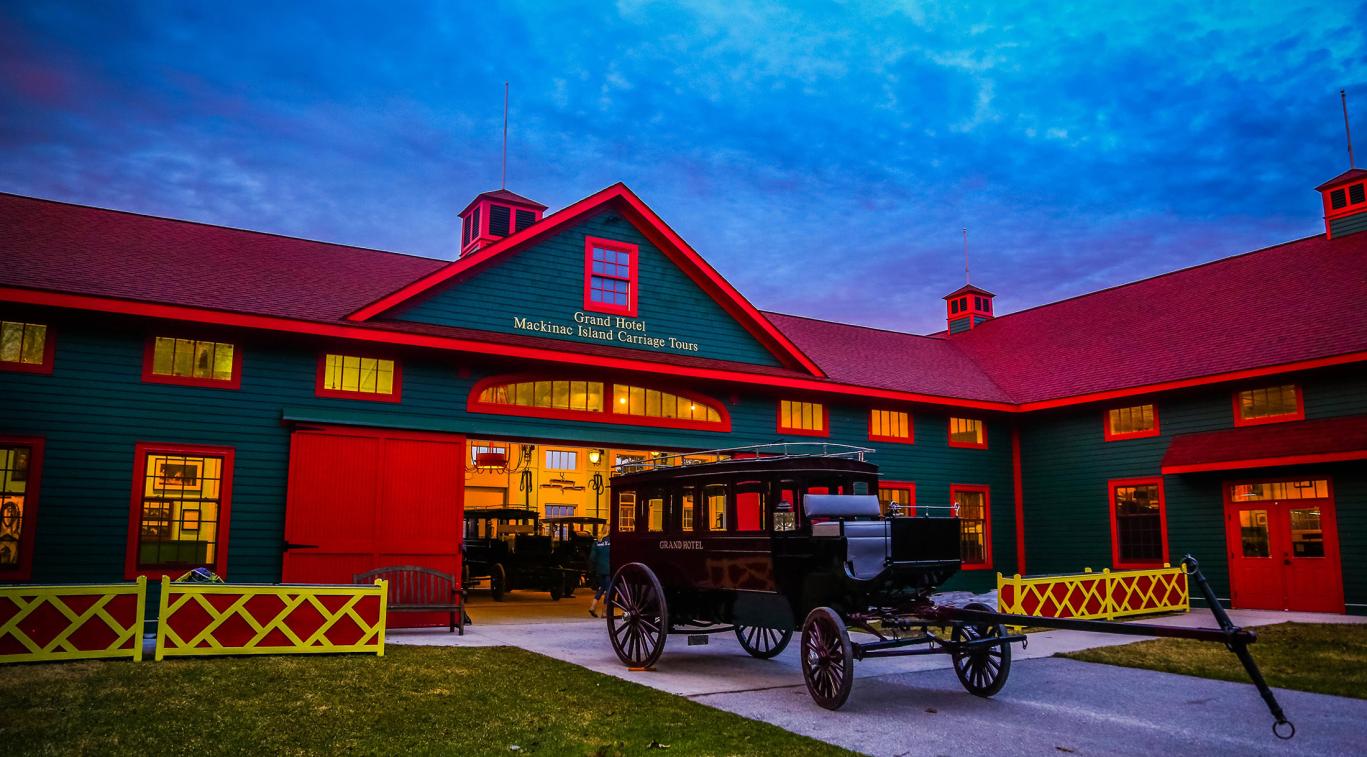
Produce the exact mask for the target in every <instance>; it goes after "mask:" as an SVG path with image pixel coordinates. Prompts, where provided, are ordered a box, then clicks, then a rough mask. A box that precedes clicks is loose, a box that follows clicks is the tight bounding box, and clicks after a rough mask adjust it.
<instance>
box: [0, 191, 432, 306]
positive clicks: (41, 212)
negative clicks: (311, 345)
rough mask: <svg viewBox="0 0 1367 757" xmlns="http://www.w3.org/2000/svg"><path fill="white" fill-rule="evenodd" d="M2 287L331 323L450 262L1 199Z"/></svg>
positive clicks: (21, 199)
mask: <svg viewBox="0 0 1367 757" xmlns="http://www.w3.org/2000/svg"><path fill="white" fill-rule="evenodd" d="M0 260H3V261H4V263H3V265H0V283H4V284H7V285H10V286H18V287H26V288H30V289H45V290H52V291H59V292H73V293H80V294H88V295H96V296H102V297H117V298H120V299H130V300H143V301H147V302H163V303H172V304H177V305H187V306H192V307H202V308H210V309H213V310H230V311H235V312H242V313H257V314H263V315H275V316H280V317H284V318H299V319H303V320H310V321H335V320H338V319H340V318H343V317H345V316H346V314H347V313H350V312H351V311H352V310H355V309H356V308H358V307H360V306H362V305H364V304H365V303H367V302H370V301H371V300H373V299H375V298H376V297H379V296H381V295H383V294H384V293H385V292H389V291H393V289H394V288H396V287H399V286H402V285H403V284H404V283H405V282H408V281H412V280H413V279H415V278H417V277H419V276H422V275H424V274H427V273H430V272H432V271H434V270H436V269H438V268H440V267H441V266H442V265H443V264H444V262H445V261H441V260H433V259H431V258H420V257H414V256H411V255H400V254H396V253H392V252H381V251H378V250H370V249H365V248H361V247H350V246H347V245H339V244H329V243H326V242H314V241H311V240H307V239H296V238H293V237H284V236H279V235H276V234H265V233H262V232H258V231H244V230H241V229H232V228H226V227H223V226H211V225H209V224H203V223H195V222H193V221H179V220H173V219H168V218H157V217H155V216H145V215H139V214H136V213H127V212H123V211H114V210H105V209H102V208H92V207H88V206H85V205H72V204H68V203H64V202H56V201H53V200H39V199H34V198H31V197H22V196H19V195H12V194H0Z"/></svg>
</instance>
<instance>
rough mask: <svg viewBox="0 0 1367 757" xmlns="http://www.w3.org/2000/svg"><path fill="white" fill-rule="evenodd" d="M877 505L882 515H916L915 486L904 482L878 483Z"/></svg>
mask: <svg viewBox="0 0 1367 757" xmlns="http://www.w3.org/2000/svg"><path fill="white" fill-rule="evenodd" d="M878 504H879V506H880V507H881V508H882V510H883V514H884V515H892V516H897V517H909V516H912V515H915V514H916V484H914V483H912V482H910V481H906V482H902V481H879V482H878Z"/></svg>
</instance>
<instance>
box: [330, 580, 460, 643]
mask: <svg viewBox="0 0 1367 757" xmlns="http://www.w3.org/2000/svg"><path fill="white" fill-rule="evenodd" d="M351 579H352V582H353V583H358V584H370V583H375V581H376V580H377V579H378V580H384V581H386V582H388V584H389V612H447V613H450V617H451V622H450V628H451V633H454V632H455V631H456V629H457V628H459V629H460V635H461V636H464V635H465V623H466V621H467V620H468V619H469V617H468V616H467V615H466V614H465V589H463V588H461V587H460V586H459V585H458V583H457V582H456V579H455V576H452V575H451V574H450V573H442V572H441V571H439V570H434V569H432V568H423V567H420V566H417V565H395V566H391V567H388V568H376V569H375V570H371V571H367V572H365V573H357V574H356V575H354V576H352V577H351Z"/></svg>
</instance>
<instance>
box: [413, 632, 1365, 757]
mask: <svg viewBox="0 0 1367 757" xmlns="http://www.w3.org/2000/svg"><path fill="white" fill-rule="evenodd" d="M473 609H474V608H472V611H473ZM1235 616H1236V617H1235V620H1236V622H1238V623H1241V624H1245V625H1257V624H1262V623H1269V622H1281V621H1284V620H1293V619H1295V620H1313V621H1326V620H1342V621H1346V622H1353V621H1360V620H1363V619H1355V618H1345V617H1344V616H1296V615H1288V614H1285V613H1259V612H1252V611H1248V612H1240V613H1235ZM475 620H476V621H477V624H476V625H474V626H471V627H470V628H469V629H468V630H467V632H466V635H465V636H464V637H453V636H451V635H449V634H447V633H445V632H444V631H443V632H433V631H392V632H391V633H390V634H389V639H388V640H389V641H390V643H395V644H438V645H446V644H451V645H460V646H494V645H512V646H518V647H522V648H525V649H529V650H531V651H534V652H539V653H541V654H545V655H548V656H550V657H554V658H557V659H561V660H566V661H569V662H573V663H575V664H578V665H582V666H584V667H586V668H590V669H592V670H596V671H598V672H601V673H606V674H608V675H613V676H617V677H619V678H623V679H625V680H629V681H634V682H637V683H640V684H643V685H646V686H651V687H653V688H657V689H661V690H664V691H668V692H671V693H674V694H680V695H683V696H687V697H690V698H692V699H694V700H696V701H698V702H701V703H704V704H707V705H709V706H712V707H716V708H718V709H722V710H727V711H729V712H734V713H736V714H739V715H743V716H745V717H749V718H754V719H756V720H763V721H766V722H769V723H773V724H775V725H778V726H780V727H783V728H786V729H788V730H790V731H794V732H797V733H802V734H806V735H809V736H813V737H815V738H818V739H822V740H824V741H827V742H830V743H833V744H839V745H841V746H844V747H848V748H850V749H854V750H857V751H861V752H866V753H869V754H878V755H884V754H887V755H893V754H917V755H921V754H925V755H935V754H945V755H956V756H958V755H978V754H981V755H1010V754H1052V755H1060V754H1069V753H1076V754H1154V755H1157V754H1165V755H1172V754H1193V755H1196V754H1201V755H1205V754H1230V755H1234V754H1238V755H1254V754H1269V755H1270V754H1278V755H1286V754H1307V755H1309V754H1314V755H1331V754H1345V755H1346V754H1358V755H1361V754H1367V727H1364V725H1363V724H1364V723H1367V700H1356V699H1343V698H1339V697H1329V696H1323V695H1319V694H1307V693H1303V692H1293V691H1284V690H1278V693H1277V695H1278V698H1279V699H1280V700H1281V702H1282V705H1283V707H1284V708H1285V709H1286V711H1287V713H1288V715H1289V716H1290V717H1291V718H1292V720H1294V721H1295V722H1296V725H1297V727H1298V728H1299V733H1298V735H1297V736H1296V739H1295V740H1294V741H1291V742H1281V741H1278V740H1276V739H1274V738H1273V737H1272V733H1271V722H1272V721H1271V717H1270V716H1269V715H1268V714H1267V710H1266V708H1265V707H1264V706H1263V703H1262V700H1261V699H1259V697H1258V694H1257V692H1256V691H1255V690H1254V689H1253V687H1252V686H1250V685H1246V684H1235V683H1227V682H1222V681H1210V680H1205V679H1199V678H1189V677H1186V676H1177V675H1171V674H1167V673H1156V672H1153V671H1146V670H1134V669H1128V668H1117V667H1112V666H1108V665H1093V664H1089V663H1083V662H1076V661H1073V660H1065V659H1058V658H1052V655H1053V654H1055V653H1056V652H1060V651H1072V650H1076V649H1084V648H1088V647H1094V646H1104V645H1109V644H1115V643H1129V642H1132V641H1134V640H1135V639H1134V638H1132V637H1116V636H1106V635H1101V634H1083V633H1078V632H1071V631H1050V632H1046V633H1038V634H1031V635H1030V646H1029V648H1028V649H1026V650H1023V651H1022V650H1020V649H1019V648H1016V658H1015V659H1016V662H1015V664H1014V665H1013V667H1012V671H1011V678H1010V681H1009V682H1008V683H1007V685H1006V688H1005V689H1004V690H1003V691H1002V692H1001V693H1000V694H998V695H997V696H996V697H994V698H993V699H990V700H985V699H980V698H977V697H974V696H971V695H969V694H967V693H966V692H964V691H963V689H962V688H960V686H959V683H958V680H957V679H956V678H955V677H954V673H953V672H952V671H951V670H949V669H948V664H949V661H948V658H947V657H944V656H938V655H937V656H931V657H912V658H902V659H881V660H868V661H865V662H860V663H857V664H856V665H855V675H856V681H855V685H854V691H853V693H852V694H851V695H850V700H849V702H848V703H847V704H846V705H845V707H844V708H843V709H842V710H840V711H838V712H829V711H827V710H823V709H821V708H819V707H817V706H816V705H815V704H814V703H813V702H812V701H811V699H810V697H808V695H807V690H806V687H804V686H803V685H802V674H801V672H800V668H799V663H798V658H797V653H796V647H797V645H796V644H792V645H790V647H789V649H788V650H786V651H785V652H784V653H783V654H781V655H779V656H778V657H777V658H775V659H773V660H755V659H753V658H751V657H749V656H748V655H746V654H745V652H744V651H742V650H741V648H740V645H739V644H738V643H737V642H736V640H735V638H734V637H733V636H731V635H729V634H724V635H723V634H718V635H714V636H712V637H711V639H710V642H709V643H708V644H707V645H706V646H688V645H687V643H686V639H685V637H682V636H673V637H670V640H669V643H668V646H667V647H666V648H665V653H664V656H663V657H662V658H661V660H660V663H659V665H658V666H657V667H656V669H655V670H653V671H642V672H631V671H628V670H626V669H625V668H623V666H622V664H621V663H620V662H619V661H618V660H617V658H616V656H615V655H613V653H612V648H611V646H610V645H609V644H608V640H607V632H606V629H605V628H604V626H603V623H602V622H601V621H592V620H589V619H587V618H586V619H584V620H582V621H577V620H576V621H564V620H549V621H546V622H531V621H529V622H526V623H508V622H506V621H505V622H501V623H497V624H484V625H481V624H478V621H479V614H478V613H475ZM1158 622H1163V623H1167V624H1174V625H1194V624H1200V623H1207V624H1211V623H1210V618H1209V615H1208V614H1206V613H1204V612H1199V611H1198V612H1194V613H1192V614H1191V615H1188V616H1174V617H1170V618H1163V619H1161V620H1160V621H1158ZM1212 625H1213V624H1212ZM1254 654H1255V656H1256V654H1257V648H1256V646H1255V647H1254Z"/></svg>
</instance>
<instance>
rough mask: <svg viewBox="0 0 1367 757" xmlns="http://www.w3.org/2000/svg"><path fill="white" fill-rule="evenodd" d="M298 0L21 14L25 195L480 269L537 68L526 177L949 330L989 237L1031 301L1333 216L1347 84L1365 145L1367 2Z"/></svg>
mask: <svg viewBox="0 0 1367 757" xmlns="http://www.w3.org/2000/svg"><path fill="white" fill-rule="evenodd" d="M284 5H285V4H283V3H263V4H256V3H251V2H234V3H194V2H172V3H165V4H159V3H113V2H78V3H66V4H64V3H41V2H30V3H23V2H10V3H5V4H3V6H0V191H8V192H17V193H21V194H29V195H37V196H41V197H50V198H55V199H61V200H67V201H72V202H80V203H89V204H95V205H101V206H107V207H114V208H120V209H127V210H134V211H139V212H145V213H152V214H157V215H167V216H174V217H182V218H189V219H194V220H199V221H205V222H210V223H220V224H226V225H230V226H239V227H245V228H252V229H260V230H264V231H272V232H277V233H281V234H290V235H298V236H304V237H310V238H316V239H323V240H327V241H335V242H343V243H348V244H357V245H363V246H369V247H377V248H381V249H387V250H397V251H404V252H411V253H414V254H420V255H427V256H432V257H445V258H450V257H453V256H454V255H455V252H456V242H457V218H456V213H457V212H458V211H459V210H460V209H461V208H462V207H464V205H465V203H466V202H467V201H468V200H469V199H470V198H471V197H473V195H474V194H476V193H477V192H479V191H482V190H485V189H491V188H496V187H497V186H498V182H499V149H500V132H501V127H502V121H501V118H502V113H501V108H502V89H503V82H504V80H505V79H506V80H508V81H510V82H511V87H512V107H511V111H512V126H511V138H510V148H509V153H510V156H509V181H508V185H509V188H510V189H512V190H514V191H517V192H520V193H522V194H525V195H528V196H530V197H532V198H534V199H537V200H540V201H541V202H544V203H546V204H547V205H550V206H551V207H552V208H553V209H554V208H558V207H562V206H564V205H566V204H568V203H570V202H573V201H574V200H576V199H578V198H580V197H583V196H585V195H587V194H590V193H592V192H594V191H596V190H598V189H601V188H602V187H604V186H607V185H609V184H611V183H613V182H616V181H619V180H621V181H624V182H626V183H627V185H628V186H630V187H631V188H632V189H633V190H635V191H636V192H637V193H638V194H640V195H641V197H642V198H643V199H644V200H645V201H646V202H647V203H649V204H650V205H651V206H652V207H653V208H654V209H655V210H656V211H657V212H658V213H659V214H660V215H661V216H662V217H664V219H665V220H666V221H668V222H669V223H670V224H671V225H672V226H673V227H674V228H675V229H676V230H678V231H679V232H680V233H681V234H682V235H683V236H684V238H685V239H687V240H689V241H690V242H691V243H692V244H693V246H694V247H695V248H696V249H697V250H698V251H699V252H701V253H702V254H703V255H704V256H705V257H707V258H708V260H709V261H711V262H712V264H713V265H714V266H716V267H717V268H718V269H719V270H720V271H721V272H722V273H723V274H724V275H726V276H727V277H728V278H729V279H730V280H731V281H732V283H734V284H735V285H736V286H737V287H738V288H739V289H740V290H741V291H742V292H743V293H745V294H746V295H747V296H748V297H749V298H750V299H751V301H752V302H754V303H755V304H756V305H758V306H760V307H762V308H768V309H775V310H780V311H784V312H790V313H798V314H803V315H813V316H818V317H825V318H832V319H835V320H844V321H852V322H857V323H867V324H871V325H876V326H882V327H887V328H895V329H901V330H910V331H920V332H927V331H931V330H935V329H937V328H940V327H942V325H943V305H942V303H941V302H940V299H939V298H940V297H941V296H942V295H944V294H945V293H947V292H948V291H950V290H951V289H954V288H955V287H957V286H958V285H960V284H961V283H962V280H963V272H962V254H961V236H960V229H961V228H962V227H964V226H967V227H968V228H969V238H970V247H971V257H972V261H973V282H974V283H975V284H979V285H981V286H984V287H987V288H989V289H992V290H993V291H995V292H997V293H998V295H999V297H998V300H997V302H998V312H1007V311H1011V310H1017V309H1021V308H1025V307H1030V306H1033V305H1037V304H1041V303H1044V302H1049V301H1052V300H1056V299H1059V298H1062V297H1067V296H1071V295H1075V294H1080V293H1083V292H1087V291H1092V290H1095V289H1098V288H1101V287H1105V286H1109V285H1113V284H1117V283H1122V282H1125V281H1131V280H1134V279H1137V278H1142V277H1145V276H1149V275H1153V274H1156V273H1161V272H1164V271H1167V270H1171V269H1173V268H1177V267H1182V266H1186V265H1191V264H1194V263H1199V262H1203V261H1207V260H1212V259H1215V258H1219V257H1223V256H1226V255H1229V254H1233V253H1238V252H1243V251H1247V250H1250V249H1254V248H1257V247H1260V246H1265V245H1268V244H1275V243H1277V242H1282V241H1287V240H1290V239H1294V238H1298V237H1302V236H1307V235H1310V234H1314V233H1317V232H1321V231H1323V223H1322V221H1321V220H1320V213H1321V210H1320V205H1319V199H1318V195H1317V194H1316V193H1314V192H1313V191H1312V190H1313V187H1314V186H1315V185H1317V184H1319V183H1320V182H1321V181H1323V180H1325V179H1328V178H1329V177H1331V176H1333V175H1335V174H1337V173H1339V172H1340V171H1342V170H1344V169H1345V168H1347V156H1346V151H1345V149H1344V140H1343V123H1342V116H1341V113H1340V110H1339V101H1338V89H1339V88H1340V87H1346V88H1347V90H1348V92H1349V104H1350V114H1351V115H1352V117H1353V118H1354V121H1355V123H1356V124H1357V125H1358V130H1359V134H1360V136H1359V155H1360V156H1361V158H1360V159H1359V165H1362V164H1367V74H1365V73H1364V72H1367V31H1364V30H1367V5H1364V4H1359V3H1350V2H1343V3H1325V2H1322V1H1318V0H1317V1H1313V2H1299V1H1298V0H1290V1H1287V2H1273V3H1261V2H1251V3H1250V2H1244V3H1238V4H1231V5H1227V6H1226V5H1221V6H1220V7H1215V5H1216V4H1193V3H1185V2H1178V3H1162V2H1141V3H1133V4H1131V3H1125V2H1108V3H1105V4H1104V10H1098V8H1101V7H1103V4H1092V3H1079V4H1076V5H1072V6H1069V5H1064V4H1062V3H1040V2H1026V3H1019V4H1016V3H990V4H977V3H975V4H969V3H960V4H933V3H930V4H899V3H888V2H877V3H839V4H826V3H822V4H815V3H814V4H809V5H807V4H803V5H793V6H791V7H784V6H781V5H779V4H776V3H750V2H746V1H745V0H726V1H725V2H699V3H684V4H679V5H674V4H670V5H662V4H655V3H635V2H619V3H617V4H615V5H614V4H611V3H605V2H590V3H583V4H575V3H560V2H557V3H548V2H528V3H521V2H514V3H506V4H496V3H491V4H479V3H435V4H419V3H405V2H387V3H375V4H364V3H360V2H346V3H331V4H316V3H309V4H299V5H298V6H296V7H294V8H293V9H290V8H285V7H283V6H284ZM489 6H496V7H489ZM979 6H987V7H979ZM1193 6H1199V8H1198V9H1195V10H1194V9H1193ZM324 9H326V10H324Z"/></svg>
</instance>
